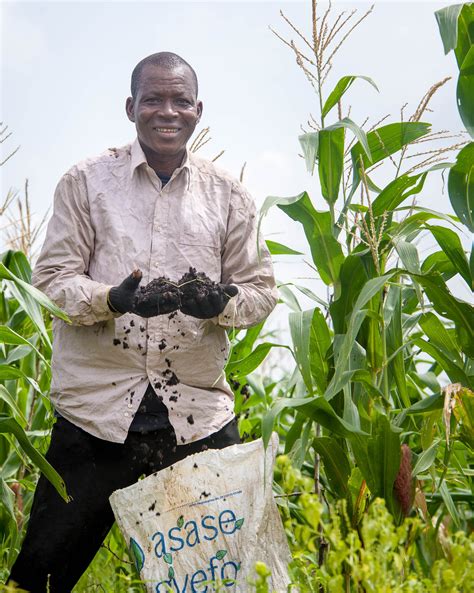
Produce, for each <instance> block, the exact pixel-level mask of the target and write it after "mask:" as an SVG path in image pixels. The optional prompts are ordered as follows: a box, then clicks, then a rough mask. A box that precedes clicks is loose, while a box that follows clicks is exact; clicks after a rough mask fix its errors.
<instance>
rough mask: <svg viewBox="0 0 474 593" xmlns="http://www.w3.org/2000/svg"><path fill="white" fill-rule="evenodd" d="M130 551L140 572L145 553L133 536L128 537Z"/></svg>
mask: <svg viewBox="0 0 474 593" xmlns="http://www.w3.org/2000/svg"><path fill="white" fill-rule="evenodd" d="M130 551H131V553H132V558H133V560H134V561H135V566H136V567H137V570H138V572H140V571H141V569H142V568H143V565H144V563H145V554H144V553H143V550H142V549H141V547H140V545H139V544H138V543H137V542H136V541H135V540H134V539H133V537H131V538H130Z"/></svg>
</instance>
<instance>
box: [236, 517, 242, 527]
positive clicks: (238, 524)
mask: <svg viewBox="0 0 474 593" xmlns="http://www.w3.org/2000/svg"><path fill="white" fill-rule="evenodd" d="M243 524H244V518H243V517H242V519H237V521H236V522H235V528H236V529H240V528H241V527H242V525H243Z"/></svg>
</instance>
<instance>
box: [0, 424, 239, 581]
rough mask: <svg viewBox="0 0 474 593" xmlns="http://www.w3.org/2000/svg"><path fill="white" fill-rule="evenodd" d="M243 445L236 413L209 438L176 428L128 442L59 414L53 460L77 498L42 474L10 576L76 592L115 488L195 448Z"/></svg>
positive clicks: (132, 436) (108, 516) (109, 519)
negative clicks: (181, 437) (184, 437)
mask: <svg viewBox="0 0 474 593" xmlns="http://www.w3.org/2000/svg"><path fill="white" fill-rule="evenodd" d="M236 443H240V437H239V432H238V430H237V421H236V419H234V420H232V421H231V422H230V423H229V424H227V425H226V426H224V428H222V429H221V430H220V431H218V432H216V433H214V434H212V435H211V436H209V437H207V438H205V439H202V440H200V441H196V442H194V443H190V444H189V445H181V446H177V444H176V437H175V433H174V430H173V429H172V428H171V426H170V427H169V428H168V429H164V430H156V431H153V432H149V433H146V434H140V433H133V432H130V433H129V434H128V437H127V439H126V441H125V443H123V444H117V443H111V442H109V441H104V440H102V439H98V438H96V437H94V436H92V435H90V434H89V433H87V432H85V431H84V430H82V429H80V428H78V427H77V426H75V425H73V424H71V423H70V422H68V421H67V420H66V419H64V418H58V420H57V422H56V424H55V425H54V427H53V432H52V435H51V444H50V447H49V450H48V453H47V454H46V458H47V459H48V461H49V462H50V463H51V464H52V465H53V466H54V467H55V469H56V470H57V471H58V472H59V473H60V474H61V476H62V478H63V479H64V481H65V483H66V487H67V490H68V493H69V494H70V495H71V496H72V497H73V500H72V502H70V503H66V502H64V501H63V500H62V498H61V497H60V496H59V494H58V493H57V492H56V490H55V489H54V487H53V486H52V485H51V484H50V482H49V481H48V480H47V479H46V478H45V477H44V476H43V475H41V477H40V479H39V482H38V486H37V488H36V492H35V496H34V499H33V505H32V508H31V514H30V520H29V523H28V528H27V532H26V536H25V539H24V542H23V545H22V549H21V552H20V554H19V556H18V558H17V560H16V562H15V564H14V566H13V568H12V571H11V574H10V580H11V581H14V582H16V583H17V584H18V585H19V586H20V587H21V588H22V589H25V590H26V591H30V592H31V593H46V591H50V593H70V591H71V589H72V588H73V587H74V585H75V584H76V583H77V581H78V580H79V578H80V577H81V575H82V574H83V573H84V572H85V570H86V569H87V567H88V566H89V564H90V563H91V561H92V559H93V558H94V556H95V554H96V552H97V551H98V549H99V548H100V545H101V544H102V542H103V540H104V538H105V536H106V535H107V533H108V531H109V530H110V528H111V527H112V525H113V522H114V516H113V513H112V509H111V507H110V504H109V500H108V499H109V496H110V495H111V494H112V492H113V491H114V490H117V489H118V488H125V487H126V486H130V485H131V484H133V483H135V482H136V481H137V480H138V479H139V478H140V476H142V475H143V474H145V475H149V474H152V473H154V472H156V471H158V470H160V469H163V468H165V467H168V466H169V465H172V464H174V463H176V462H177V461H179V460H180V459H183V458H184V457H187V456H188V455H191V454H193V453H198V452H200V451H202V450H204V449H206V448H208V449H223V448H224V447H228V446H229V445H234V444H236ZM48 581H49V585H48ZM48 586H49V589H48Z"/></svg>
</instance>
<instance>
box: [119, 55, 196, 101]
mask: <svg viewBox="0 0 474 593" xmlns="http://www.w3.org/2000/svg"><path fill="white" fill-rule="evenodd" d="M147 64H150V65H151V66H162V67H164V68H169V69H172V68H176V67H179V66H185V67H186V68H189V70H190V71H191V75H192V77H193V82H194V86H195V88H196V97H197V94H198V79H197V76H196V72H195V71H194V68H193V67H192V66H191V65H190V64H188V62H186V60H183V58H182V57H181V56H178V54H174V53H172V52H170V51H160V52H159V53H157V54H151V55H150V56H147V57H146V58H143V60H141V61H140V62H138V64H137V65H136V66H135V68H134V69H133V72H132V80H131V84H130V90H131V92H132V97H133V98H134V99H135V97H136V96H137V92H138V87H139V85H140V77H141V74H142V70H143V68H144V67H145V66H146V65H147Z"/></svg>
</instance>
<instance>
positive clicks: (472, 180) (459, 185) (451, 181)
mask: <svg viewBox="0 0 474 593" xmlns="http://www.w3.org/2000/svg"><path fill="white" fill-rule="evenodd" d="M448 193H449V199H450V201H451V205H452V207H453V210H454V212H456V214H457V215H458V216H459V220H460V221H461V222H462V223H463V224H465V225H466V226H467V228H468V229H469V230H470V231H471V233H474V142H470V143H469V144H468V145H467V146H465V147H464V148H463V149H462V150H461V151H460V152H459V154H458V156H457V159H456V164H455V165H454V166H453V167H451V169H450V170H449V176H448Z"/></svg>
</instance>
